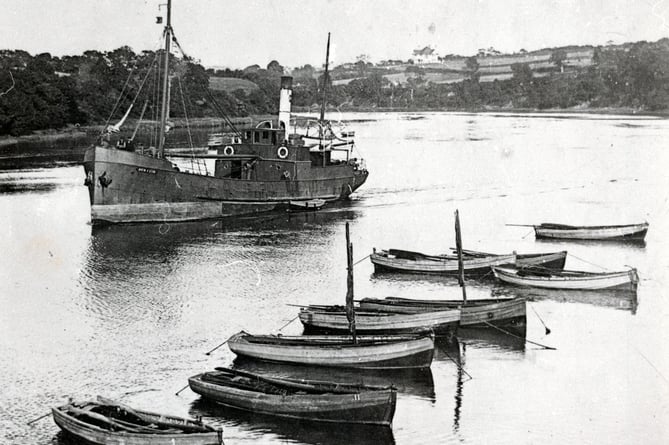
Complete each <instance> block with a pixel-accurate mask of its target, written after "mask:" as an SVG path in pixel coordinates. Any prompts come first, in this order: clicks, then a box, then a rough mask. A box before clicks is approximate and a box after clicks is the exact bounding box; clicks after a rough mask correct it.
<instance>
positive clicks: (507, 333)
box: [483, 320, 557, 351]
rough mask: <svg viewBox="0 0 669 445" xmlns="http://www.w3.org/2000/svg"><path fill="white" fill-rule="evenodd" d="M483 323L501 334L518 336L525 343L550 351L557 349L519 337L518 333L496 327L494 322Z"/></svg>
mask: <svg viewBox="0 0 669 445" xmlns="http://www.w3.org/2000/svg"><path fill="white" fill-rule="evenodd" d="M483 324H485V325H487V326H489V327H491V328H493V329H497V330H498V331H500V332H501V333H503V334H506V335H510V336H511V337H514V338H518V339H520V340H523V341H525V342H527V343H531V344H533V345H536V346H540V347H542V348H544V349H549V350H551V351H556V350H557V348H554V347H552V346H546V345H543V344H541V343H537V342H535V341H532V340H528V339H527V338H524V337H521V336H519V335H516V334H513V333H511V332H509V331H507V330H504V329H502V328H500V327H498V326H495V325H494V324H492V323H489V322H487V321H485V320H484V321H483Z"/></svg>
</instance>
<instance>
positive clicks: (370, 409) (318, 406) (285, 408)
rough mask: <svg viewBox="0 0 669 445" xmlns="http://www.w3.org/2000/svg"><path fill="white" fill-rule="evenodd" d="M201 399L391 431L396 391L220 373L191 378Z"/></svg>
mask: <svg viewBox="0 0 669 445" xmlns="http://www.w3.org/2000/svg"><path fill="white" fill-rule="evenodd" d="M188 384H189V385H190V388H191V389H192V390H193V391H194V392H196V393H197V394H200V395H201V396H202V397H204V398H206V399H209V400H212V401H214V402H216V403H220V404H222V405H225V406H229V407H232V408H237V409H241V410H244V411H251V412H253V413H259V414H265V415H271V416H278V417H288V418H293V419H306V420H312V421H320V422H337V423H356V424H365V425H384V426H390V425H391V424H392V421H393V416H394V414H395V404H396V400H397V391H396V390H395V389H394V388H392V387H381V386H365V385H355V384H347V383H340V382H324V381H314V380H297V379H287V378H277V377H269V376H263V375H260V374H254V373H250V372H244V371H239V370H235V369H230V368H216V371H214V372H205V373H203V374H199V375H196V376H193V377H191V378H190V379H188Z"/></svg>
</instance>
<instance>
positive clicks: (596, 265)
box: [567, 253, 611, 271]
mask: <svg viewBox="0 0 669 445" xmlns="http://www.w3.org/2000/svg"><path fill="white" fill-rule="evenodd" d="M567 255H569V256H571V257H574V258H576V259H577V260H580V261H583V262H584V263H587V264H590V265H591V266H595V267H599V268H600V269H604V270H608V271H610V270H611V269H609V268H606V267H604V266H600V265H599V264H595V263H591V262H590V261H588V260H584V259H583V258H580V257H577V256H576V255H574V254H573V253H568V254H567Z"/></svg>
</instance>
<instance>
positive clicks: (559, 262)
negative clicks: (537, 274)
mask: <svg viewBox="0 0 669 445" xmlns="http://www.w3.org/2000/svg"><path fill="white" fill-rule="evenodd" d="M566 261H567V251H566V250H563V251H561V252H551V253H530V254H519V255H516V266H518V267H527V266H535V267H542V268H545V269H556V270H561V269H564V265H565V262H566Z"/></svg>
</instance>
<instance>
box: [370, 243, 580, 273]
mask: <svg viewBox="0 0 669 445" xmlns="http://www.w3.org/2000/svg"><path fill="white" fill-rule="evenodd" d="M462 253H463V258H462V262H463V267H464V273H465V275H467V276H481V275H487V274H490V273H491V272H492V270H491V267H493V266H505V265H512V266H513V265H517V266H519V267H526V266H541V267H544V268H547V269H562V268H564V264H565V261H566V258H567V252H566V251H564V250H563V251H560V252H548V253H526V254H515V253H512V254H506V255H500V254H495V253H486V252H477V251H474V250H463V252H462ZM370 259H371V261H372V264H374V271H375V272H377V273H380V272H399V273H420V274H445V275H457V273H458V258H457V255H454V254H449V255H428V254H424V253H420V252H412V251H408V250H400V249H389V250H380V251H377V250H376V249H374V251H373V252H372V254H371V255H370Z"/></svg>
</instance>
